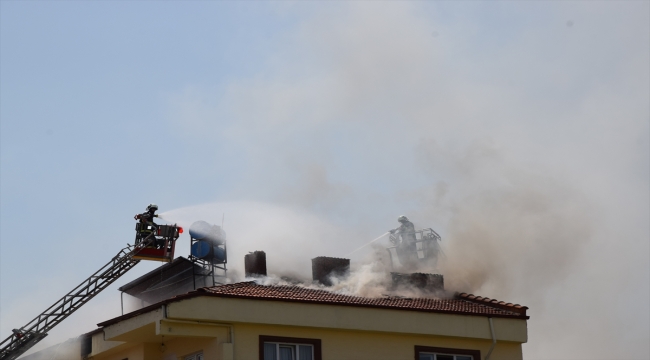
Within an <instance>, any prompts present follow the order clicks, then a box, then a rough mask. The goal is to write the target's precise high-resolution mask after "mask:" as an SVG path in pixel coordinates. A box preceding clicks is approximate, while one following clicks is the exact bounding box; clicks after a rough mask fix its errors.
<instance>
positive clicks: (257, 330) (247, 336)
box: [235, 324, 522, 360]
mask: <svg viewBox="0 0 650 360" xmlns="http://www.w3.org/2000/svg"><path fill="white" fill-rule="evenodd" d="M260 335H270V336H285V337H300V338H310V339H321V344H322V351H323V359H324V360H348V359H349V360H365V359H367V360H377V359H387V360H413V357H414V354H415V352H414V349H415V345H422V346H434V347H447V348H457V349H471V350H480V351H481V357H482V358H484V357H485V355H486V354H487V351H488V350H489V348H490V346H491V345H492V342H491V341H489V340H468V339H463V338H452V337H442V336H425V335H406V334H390V333H379V332H366V331H343V330H329V329H315V328H301V327H291V326H273V325H254V324H238V325H236V326H235V359H259V349H258V347H257V345H258V344H259V336H260ZM491 358H492V359H495V360H501V359H508V360H509V359H522V352H521V344H520V343H515V342H498V343H497V345H496V346H495V348H494V351H493V352H492V356H491Z"/></svg>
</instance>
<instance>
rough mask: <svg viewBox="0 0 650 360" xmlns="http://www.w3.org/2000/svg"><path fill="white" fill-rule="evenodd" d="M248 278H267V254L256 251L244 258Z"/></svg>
mask: <svg viewBox="0 0 650 360" xmlns="http://www.w3.org/2000/svg"><path fill="white" fill-rule="evenodd" d="M244 269H245V271H246V277H260V276H266V253H265V252H264V251H254V252H251V253H248V254H246V255H245V256H244Z"/></svg>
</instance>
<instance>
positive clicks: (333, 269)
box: [311, 256, 350, 286]
mask: <svg viewBox="0 0 650 360" xmlns="http://www.w3.org/2000/svg"><path fill="white" fill-rule="evenodd" d="M349 272H350V259H341V258H333V257H327V256H319V257H316V258H313V259H311V274H312V277H313V279H314V281H318V282H319V283H321V284H323V285H325V286H332V285H333V284H332V281H331V279H330V278H331V277H332V276H334V277H339V278H341V277H345V276H347V275H348V273H349Z"/></svg>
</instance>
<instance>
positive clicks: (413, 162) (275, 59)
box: [170, 2, 650, 359]
mask: <svg viewBox="0 0 650 360" xmlns="http://www.w3.org/2000/svg"><path fill="white" fill-rule="evenodd" d="M436 4H437V5H436V6H431V7H428V6H425V5H424V4H422V3H372V4H370V3H360V2H356V3H346V4H340V5H339V6H333V7H330V8H328V11H327V12H326V13H325V14H323V13H321V12H318V13H316V14H314V13H310V12H309V11H306V12H302V11H303V10H305V9H304V8H303V7H301V6H295V7H291V6H289V7H288V8H283V10H282V11H286V12H295V13H297V14H300V15H301V16H302V17H301V19H302V20H301V21H300V22H299V23H298V25H297V26H296V28H295V29H293V31H291V32H290V33H288V34H286V35H285V36H282V37H281V38H277V39H272V40H271V41H272V42H273V45H274V46H273V47H272V48H273V49H275V51H274V53H272V54H270V55H269V58H268V62H267V64H266V66H265V67H264V68H261V69H260V73H259V75H258V76H252V77H249V78H245V79H234V80H233V81H232V82H231V83H230V84H229V85H228V86H227V88H226V91H225V92H224V93H220V94H219V95H218V96H217V95H211V94H210V92H209V91H203V90H201V89H196V88H195V89H188V90H187V91H185V92H183V93H182V94H179V95H178V96H177V97H175V98H173V99H172V109H171V115H170V118H171V119H172V122H173V124H174V125H175V126H176V127H177V128H179V129H182V130H183V131H184V132H185V133H187V134H189V135H190V136H189V138H188V141H193V142H196V141H197V139H201V138H203V139H206V140H207V139H213V136H214V134H219V136H218V141H219V142H221V143H222V144H224V146H229V147H232V148H233V149H238V151H239V152H238V153H239V154H240V158H239V161H241V162H242V164H243V165H244V168H245V169H246V171H244V172H240V173H238V181H237V185H236V186H235V187H234V189H232V191H231V193H230V194H229V196H230V197H231V198H234V199H238V198H244V199H261V200H262V201H264V202H265V203H271V204H275V205H273V206H277V207H278V210H277V211H275V210H274V211H272V213H273V214H274V215H277V216H271V217H270V218H272V219H278V218H282V217H285V216H286V217H287V218H289V219H292V220H291V221H288V222H287V223H283V222H282V220H272V221H269V222H267V223H266V226H258V225H256V224H257V222H263V221H265V220H264V219H263V216H262V213H259V212H257V213H255V215H253V216H247V217H246V220H245V221H246V222H247V223H248V224H249V225H248V226H250V227H253V228H254V229H247V230H246V232H247V233H248V234H250V235H251V236H252V237H253V238H255V239H256V240H255V241H258V240H259V241H264V242H263V243H260V245H259V248H260V249H261V250H265V251H267V252H268V254H269V258H270V259H271V261H270V263H269V270H270V271H271V272H273V271H280V268H287V269H289V268H294V269H296V270H295V271H296V272H297V273H303V274H304V273H306V274H308V271H309V262H308V261H309V259H310V257H313V256H318V255H325V256H339V257H341V256H344V255H345V254H346V253H348V252H349V251H352V250H354V249H355V248H357V247H359V246H361V245H363V244H364V243H366V242H368V241H370V240H372V239H373V238H375V237H376V236H378V235H379V234H381V233H383V232H385V231H386V230H387V229H389V228H392V227H395V226H396V222H395V218H396V217H397V216H398V215H401V214H406V215H408V216H409V217H411V218H412V219H413V220H414V222H415V223H416V225H417V226H418V227H433V228H435V229H436V230H439V232H440V233H441V235H443V246H444V248H445V250H446V251H447V255H448V259H447V260H446V261H445V262H443V263H441V264H440V266H441V269H442V270H443V272H444V273H445V280H446V281H447V283H448V284H449V286H453V287H456V288H458V289H462V290H466V291H474V292H479V294H480V295H483V296H489V297H494V298H498V299H503V300H505V301H511V302H518V303H521V304H524V305H528V306H530V308H531V310H530V314H531V320H530V322H529V329H530V342H529V344H527V345H525V346H524V351H525V355H526V357H527V358H540V359H545V358H546V359H548V358H585V357H588V358H602V359H608V358H647V357H648V356H649V355H650V354H649V353H648V349H647V343H648V341H649V340H650V331H649V329H648V323H649V322H650V314H649V312H648V307H647V303H648V302H649V301H650V299H649V288H648V286H649V285H648V283H650V279H649V278H648V276H649V275H648V273H649V269H648V263H649V262H650V259H648V253H649V251H650V249H649V248H648V242H647V239H648V238H649V237H650V234H649V231H648V227H647V219H648V217H650V209H649V192H648V186H647V184H648V182H649V175H648V163H649V162H650V161H649V160H650V156H649V151H648V146H649V145H648V144H649V142H648V130H649V129H648V118H649V117H650V114H649V113H648V99H649V98H650V94H649V93H648V83H650V76H649V73H648V67H647V64H648V62H650V59H649V56H648V53H649V48H648V44H649V43H650V39H649V38H648V34H649V33H650V29H649V25H648V24H649V23H650V21H649V19H648V13H649V11H648V4H647V3H631V2H629V3H616V4H614V3H597V4H596V3H589V4H588V5H587V4H586V3H578V2H576V3H566V2H565V3H525V4H516V5H512V6H508V7H503V8H501V7H498V6H497V7H493V6H492V5H491V4H490V5H488V4H484V5H479V6H478V8H480V9H478V8H477V9H476V10H474V11H471V9H467V8H465V6H464V5H462V4H454V5H450V4H447V3H436ZM497 8H498V9H501V10H502V11H503V12H495V10H496V9H497ZM477 10H480V11H478V12H476V11H477ZM456 11H458V14H462V16H461V15H459V16H458V17H454V16H450V14H454V13H455V12H456ZM479 13H480V15H479ZM504 14H508V16H506V18H508V19H511V20H513V21H514V19H518V20H517V21H518V22H517V24H526V26H525V27H523V26H522V27H521V29H519V30H520V31H516V30H517V26H515V25H513V26H511V27H507V28H501V27H500V24H501V23H502V21H503V19H504V18H502V16H505V15H504ZM452 19H453V21H452ZM568 20H570V24H571V26H568V25H567V24H568V23H569V22H568ZM486 22H487V23H486ZM506 29H507V30H506ZM479 33H480V34H481V36H480V37H479V36H478V34H479ZM434 35H435V36H434ZM621 39H624V40H621ZM204 150H205V151H206V152H210V151H215V150H214V149H213V148H211V147H209V146H206V147H205V149H204ZM218 159H219V156H218V155H215V160H214V164H215V166H219V165H220V163H219V160H218ZM228 171H229V169H224V172H225V173H226V174H228ZM233 171H234V170H233ZM283 209H284V210H283ZM286 209H290V210H286ZM285 211H289V213H286V212H285ZM295 214H299V216H297V217H296V216H294V215H295ZM305 214H310V215H305ZM242 215H243V214H242ZM217 216H218V217H217V219H219V218H220V214H218V215H217ZM303 217H305V218H306V219H308V220H304V219H303ZM229 218H230V217H229V215H228V214H227V215H226V219H229ZM197 219H198V217H197ZM204 220H208V219H204ZM217 222H218V221H217ZM278 222H279V223H278ZM236 226H240V225H236ZM242 227H243V225H242ZM296 229H298V231H295V230H296ZM231 230H232V231H229V225H228V220H226V231H227V232H228V233H229V236H231V239H232V241H233V242H234V241H244V238H245V237H244V235H245V234H244V233H241V235H242V237H241V238H239V235H237V237H236V238H235V234H237V233H238V231H235V229H231ZM276 230H277V231H280V234H281V235H276V234H274V231H276ZM253 232H254V234H253ZM248 234H246V235H247V236H248ZM235 239H236V240H235ZM240 239H241V240H240ZM294 240H295V242H293V241H294ZM246 241H250V239H249V238H248V237H246ZM256 247H257V246H256ZM252 250H257V249H256V248H252V247H251V248H246V249H243V248H242V249H236V250H235V251H239V254H235V255H234V256H235V259H238V258H239V257H240V256H243V254H244V253H245V252H246V251H252ZM274 252H275V254H277V256H279V257H281V259H282V266H278V264H273V261H274V260H273V258H274ZM366 254H367V253H366ZM361 257H362V255H361V254H359V255H357V254H355V255H353V261H358V260H360V258H361ZM296 259H297V260H296ZM293 262H295V263H293ZM362 273H364V272H363V271H361V272H360V273H359V274H362ZM371 273H372V272H371ZM372 281H373V280H371V281H368V282H366V283H372ZM360 283H363V282H360ZM357 291H358V292H360V293H361V292H363V291H365V290H357ZM632 309H633V310H632ZM558 328H562V329H563V333H565V334H570V335H568V336H562V337H560V336H558V335H557V333H558V331H557V329H558Z"/></svg>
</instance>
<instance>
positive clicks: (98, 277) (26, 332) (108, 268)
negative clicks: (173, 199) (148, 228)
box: [0, 225, 183, 360]
mask: <svg viewBox="0 0 650 360" xmlns="http://www.w3.org/2000/svg"><path fill="white" fill-rule="evenodd" d="M139 230H140V229H139V227H136V231H139ZM182 232H183V228H181V227H178V226H176V225H159V226H157V227H156V229H155V230H154V231H153V232H151V233H149V235H148V236H147V237H146V238H142V237H141V234H140V232H138V236H136V244H135V245H130V244H129V245H127V246H126V247H125V248H124V249H122V250H120V251H119V252H118V253H117V255H115V257H113V258H112V259H111V261H109V262H108V263H107V264H106V265H104V266H102V267H101V268H100V269H99V270H97V271H96V272H95V273H94V274H92V275H91V276H90V277H88V278H87V279H86V280H84V281H83V282H81V284H79V285H77V287H75V288H74V289H72V291H70V292H69V293H67V294H66V295H65V296H63V297H62V298H61V299H59V300H58V301H57V302H55V303H54V304H53V305H52V306H50V307H49V308H47V310H45V311H43V312H42V313H41V314H40V315H38V316H37V317H35V318H34V319H33V320H32V321H30V322H29V323H27V325H25V326H23V327H21V328H20V329H14V330H12V332H13V333H12V334H11V335H10V336H9V337H7V338H6V339H5V340H4V341H2V343H0V360H14V359H17V358H18V357H19V356H20V355H22V354H23V353H24V352H25V351H27V350H29V349H30V348H31V347H32V346H34V345H36V343H38V342H39V341H41V340H42V339H43V338H44V337H46V336H47V333H48V331H50V330H51V329H52V328H54V327H55V326H56V325H58V324H59V323H60V322H61V321H63V320H64V319H65V318H67V317H68V316H70V315H72V313H74V312H75V311H76V310H78V309H79V308H80V307H82V306H83V305H84V304H85V303H87V302H88V301H90V299H92V298H93V297H95V296H96V295H97V294H99V293H100V292H101V291H102V290H104V289H106V288H107V287H108V286H109V285H110V284H112V283H113V282H115V281H116V280H117V279H119V278H120V277H121V276H122V275H124V274H125V273H126V272H127V271H129V270H131V269H132V268H133V267H134V266H135V265H137V264H138V263H139V262H140V260H142V259H145V260H162V261H171V260H172V259H173V258H174V246H175V242H176V239H177V238H178V236H179V233H182Z"/></svg>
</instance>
